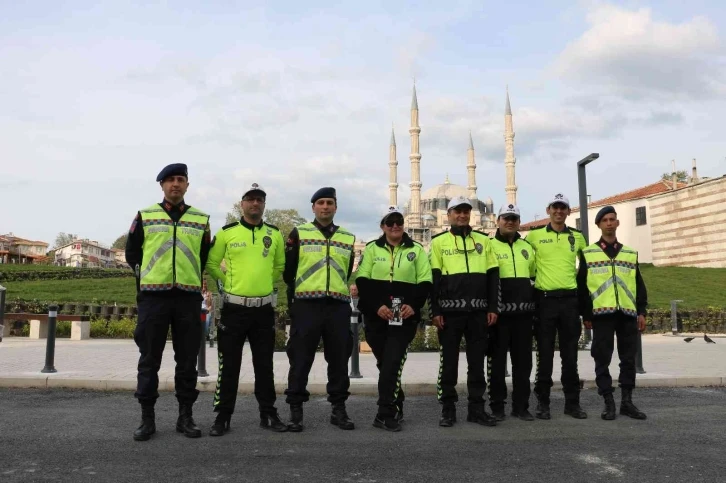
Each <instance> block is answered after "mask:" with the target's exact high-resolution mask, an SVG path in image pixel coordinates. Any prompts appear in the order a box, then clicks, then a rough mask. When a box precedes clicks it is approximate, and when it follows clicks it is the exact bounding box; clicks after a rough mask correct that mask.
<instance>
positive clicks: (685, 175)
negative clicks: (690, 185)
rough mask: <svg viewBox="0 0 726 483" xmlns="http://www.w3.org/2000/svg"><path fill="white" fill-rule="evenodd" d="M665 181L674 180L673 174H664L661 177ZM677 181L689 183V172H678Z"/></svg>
mask: <svg viewBox="0 0 726 483" xmlns="http://www.w3.org/2000/svg"><path fill="white" fill-rule="evenodd" d="M661 179H662V180H663V181H671V180H672V179H673V173H663V175H662V176H661ZM676 180H678V182H679V183H685V182H687V181H688V172H687V171H686V170H681V171H676Z"/></svg>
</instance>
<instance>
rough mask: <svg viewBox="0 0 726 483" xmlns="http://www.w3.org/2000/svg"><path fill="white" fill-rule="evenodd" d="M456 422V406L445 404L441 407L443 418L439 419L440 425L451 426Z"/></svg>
mask: <svg viewBox="0 0 726 483" xmlns="http://www.w3.org/2000/svg"><path fill="white" fill-rule="evenodd" d="M455 422H456V406H454V405H453V404H444V407H443V408H442V409H441V419H439V426H442V427H444V428H450V427H451V426H453V425H454V423H455Z"/></svg>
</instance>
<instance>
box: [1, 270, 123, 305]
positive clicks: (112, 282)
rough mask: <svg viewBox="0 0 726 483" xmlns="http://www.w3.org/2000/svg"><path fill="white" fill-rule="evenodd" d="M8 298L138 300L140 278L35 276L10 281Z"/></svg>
mask: <svg viewBox="0 0 726 483" xmlns="http://www.w3.org/2000/svg"><path fill="white" fill-rule="evenodd" d="M3 286H4V287H5V288H7V289H8V291H7V294H6V297H7V299H8V300H12V299H15V298H20V299H24V300H32V299H38V300H40V301H45V302H93V301H94V300H95V301H96V302H98V303H108V304H110V305H113V303H114V302H116V303H117V304H124V305H135V304H136V282H135V279H134V278H133V277H127V278H104V279H93V278H84V279H78V280H33V281H28V282H6V283H4V284H3Z"/></svg>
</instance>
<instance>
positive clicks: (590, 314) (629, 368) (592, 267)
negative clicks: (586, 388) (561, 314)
mask: <svg viewBox="0 0 726 483" xmlns="http://www.w3.org/2000/svg"><path fill="white" fill-rule="evenodd" d="M595 224H596V225H597V226H598V228H600V231H601V232H602V236H601V237H600V240H598V241H597V242H596V243H593V244H592V245H590V246H588V247H587V248H585V249H584V250H583V251H582V253H581V255H580V268H579V270H578V273H577V286H578V294H579V297H580V313H581V315H582V320H583V322H584V324H585V327H587V328H588V329H592V334H593V340H592V347H591V349H590V352H591V354H592V357H593V359H595V383H596V384H597V392H598V394H599V395H600V396H602V397H603V399H604V400H605V409H604V411H603V412H602V414H601V417H602V419H605V420H608V421H609V420H613V419H615V399H614V398H613V385H612V384H613V380H612V377H611V376H610V370H609V367H610V361H611V360H612V357H613V349H614V347H613V336H617V338H618V356H619V357H620V377H619V378H618V382H619V384H620V389H621V391H622V399H621V402H620V414H621V415H624V416H629V417H631V418H633V419H645V418H646V415H645V413H643V412H642V411H640V410H639V409H638V408H637V407H636V406H635V405H634V404H633V400H632V394H633V389H634V388H635V353H636V351H637V343H638V331H639V330H640V331H643V330H645V315H646V307H647V306H648V294H647V291H646V288H645V283H644V282H643V277H642V276H641V275H640V268H639V266H638V252H637V251H636V250H635V249H633V248H631V247H628V246H626V245H623V244H621V243H620V242H619V241H618V239H617V237H616V231H617V229H618V226H620V221H619V220H618V214H617V213H616V212H615V208H614V207H612V206H605V207H603V208H602V209H600V211H599V212H598V213H597V215H596V216H595Z"/></svg>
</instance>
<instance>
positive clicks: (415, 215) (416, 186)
mask: <svg viewBox="0 0 726 483" xmlns="http://www.w3.org/2000/svg"><path fill="white" fill-rule="evenodd" d="M408 132H409V133H410V134H411V154H409V156H408V157H409V159H410V160H411V183H410V186H411V201H410V203H411V205H410V210H409V213H410V215H409V219H408V221H407V224H408V226H409V228H421V153H419V152H418V149H419V146H418V136H419V134H420V133H421V128H420V127H419V125H418V100H417V99H416V84H415V83H414V85H413V98H412V99H411V128H410V129H409V130H408Z"/></svg>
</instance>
